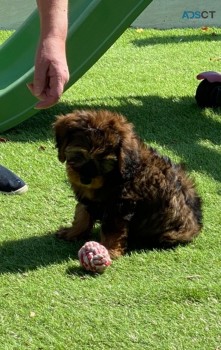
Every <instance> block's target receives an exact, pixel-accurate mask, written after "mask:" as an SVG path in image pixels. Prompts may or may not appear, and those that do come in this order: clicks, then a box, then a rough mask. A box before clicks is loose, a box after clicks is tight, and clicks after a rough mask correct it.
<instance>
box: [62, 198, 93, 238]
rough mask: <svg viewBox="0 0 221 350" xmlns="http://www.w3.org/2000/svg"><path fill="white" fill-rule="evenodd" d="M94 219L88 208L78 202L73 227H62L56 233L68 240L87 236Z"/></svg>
mask: <svg viewBox="0 0 221 350" xmlns="http://www.w3.org/2000/svg"><path fill="white" fill-rule="evenodd" d="M93 224H94V222H93V219H92V218H91V216H90V214H89V213H88V211H87V210H86V207H85V206H84V205H83V204H81V203H78V204H77V205H76V209H75V215H74V220H73V222H72V226H71V227H61V228H60V229H59V230H58V231H57V233H56V235H57V237H58V238H61V239H64V240H66V241H74V240H76V239H81V238H86V237H88V236H89V235H90V233H91V230H92V227H93Z"/></svg>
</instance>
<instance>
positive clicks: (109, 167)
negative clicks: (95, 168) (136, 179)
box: [101, 158, 117, 173]
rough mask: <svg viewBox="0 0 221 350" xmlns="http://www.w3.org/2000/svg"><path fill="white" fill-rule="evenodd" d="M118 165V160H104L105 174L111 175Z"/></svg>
mask: <svg viewBox="0 0 221 350" xmlns="http://www.w3.org/2000/svg"><path fill="white" fill-rule="evenodd" d="M116 164H117V159H116V158H106V159H102V161H101V168H102V170H103V172H104V173H109V172H110V171H112V170H113V169H114V167H115V165H116Z"/></svg>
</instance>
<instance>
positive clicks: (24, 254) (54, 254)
mask: <svg viewBox="0 0 221 350" xmlns="http://www.w3.org/2000/svg"><path fill="white" fill-rule="evenodd" d="M83 243H84V242H83V241H76V242H71V243H70V242H65V241H63V240H60V239H58V238H57V237H56V236H55V233H54V232H50V233H47V234H45V235H43V236H34V237H30V238H24V239H21V240H13V241H5V242H3V243H2V244H1V245H0V261H1V264H0V274H4V273H24V272H27V271H30V270H35V269H37V268H39V267H44V266H48V265H52V264H59V263H62V262H64V261H68V260H69V259H78V255H77V253H78V250H79V249H80V247H81V246H82V244H83Z"/></svg>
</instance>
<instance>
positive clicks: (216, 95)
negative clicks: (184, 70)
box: [195, 79, 221, 108]
mask: <svg viewBox="0 0 221 350" xmlns="http://www.w3.org/2000/svg"><path fill="white" fill-rule="evenodd" d="M195 99H196V102H197V104H198V106H199V107H201V108H205V107H212V108H214V107H221V82H214V83H210V82H209V81H208V80H207V79H204V80H202V81H201V82H200V84H199V85H198V87H197V89H196V95H195Z"/></svg>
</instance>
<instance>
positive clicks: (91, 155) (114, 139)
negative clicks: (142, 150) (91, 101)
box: [54, 110, 138, 189]
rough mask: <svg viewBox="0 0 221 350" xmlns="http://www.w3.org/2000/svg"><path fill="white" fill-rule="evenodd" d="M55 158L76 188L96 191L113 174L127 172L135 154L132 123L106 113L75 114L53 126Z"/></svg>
mask: <svg viewBox="0 0 221 350" xmlns="http://www.w3.org/2000/svg"><path fill="white" fill-rule="evenodd" d="M54 129H55V136H56V147H57V148H58V158H59V160H60V161H61V162H65V161H66V164H67V170H68V174H69V178H70V180H71V183H72V184H75V185H76V186H85V187H87V188H92V189H97V188H101V187H102V186H103V184H104V181H105V178H107V177H108V176H109V178H110V177H111V174H112V173H113V172H115V173H116V171H118V172H119V174H121V175H122V176H124V175H125V174H126V173H127V175H128V173H129V172H130V166H129V165H130V164H132V162H133V160H134V155H135V154H136V155H137V153H138V152H137V148H138V146H137V144H138V142H137V137H136V135H135V134H134V131H133V126H132V124H130V123H128V122H127V121H126V119H125V118H124V117H123V116H122V115H119V114H116V113H112V112H110V111H107V110H98V111H95V110H93V111H92V110H82V111H74V112H73V113H71V114H67V115H65V116H59V117H58V118H57V120H56V122H55V123H54Z"/></svg>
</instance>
